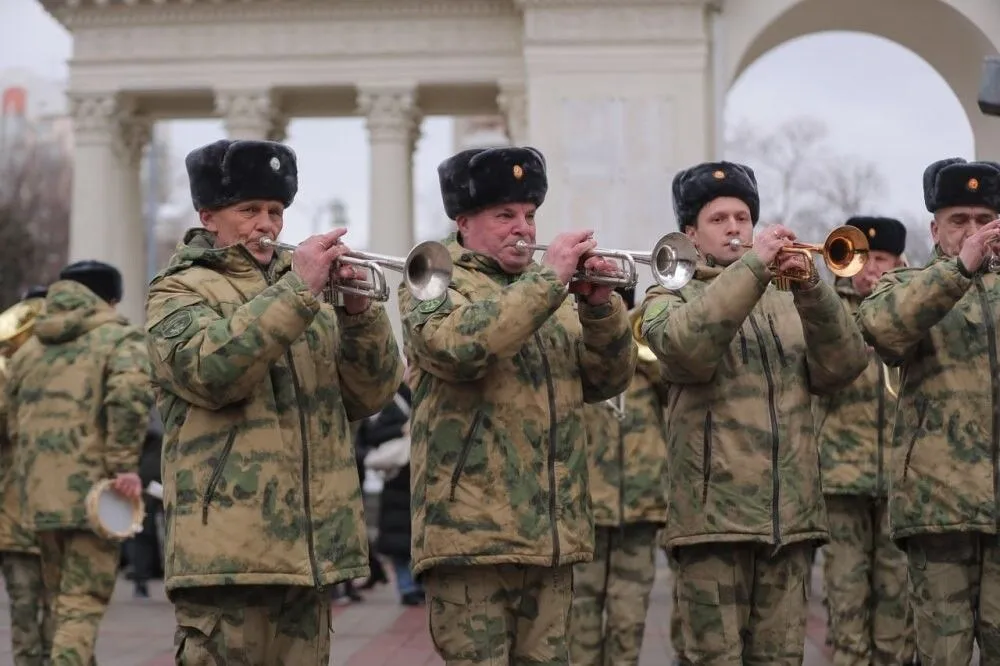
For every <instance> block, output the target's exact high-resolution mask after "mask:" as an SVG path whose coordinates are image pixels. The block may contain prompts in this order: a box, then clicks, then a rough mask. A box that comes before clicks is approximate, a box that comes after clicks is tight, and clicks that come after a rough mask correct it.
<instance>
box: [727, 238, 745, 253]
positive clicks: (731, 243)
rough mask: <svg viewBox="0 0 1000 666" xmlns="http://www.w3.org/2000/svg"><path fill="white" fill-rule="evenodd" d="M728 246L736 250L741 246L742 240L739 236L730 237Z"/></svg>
mask: <svg viewBox="0 0 1000 666" xmlns="http://www.w3.org/2000/svg"><path fill="white" fill-rule="evenodd" d="M729 247H730V248H732V249H734V250H738V249H740V248H741V247H743V241H741V240H740V239H739V238H730V239H729Z"/></svg>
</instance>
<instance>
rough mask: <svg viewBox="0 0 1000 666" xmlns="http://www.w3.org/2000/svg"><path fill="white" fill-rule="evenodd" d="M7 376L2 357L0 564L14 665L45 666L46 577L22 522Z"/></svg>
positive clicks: (48, 631) (48, 643)
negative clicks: (8, 414)
mask: <svg viewBox="0 0 1000 666" xmlns="http://www.w3.org/2000/svg"><path fill="white" fill-rule="evenodd" d="M6 381H7V368H6V363H5V359H4V358H2V357H0V570H2V573H3V578H4V583H5V584H6V587H7V598H8V599H9V600H10V641H11V655H12V656H13V658H14V666H41V665H42V664H43V663H45V662H47V661H48V655H49V651H50V650H51V649H52V630H53V624H52V613H51V609H52V606H51V604H49V603H47V595H46V594H45V584H44V583H43V581H42V560H41V557H40V556H39V554H38V540H37V539H35V535H34V533H32V532H29V531H28V530H25V529H24V528H22V527H21V525H20V516H21V506H20V490H19V489H18V486H17V485H16V480H17V479H18V476H17V470H16V469H15V455H14V453H15V452H14V446H13V444H12V443H11V441H10V439H9V438H8V437H7V423H6V416H5V414H6V400H5V395H4V386H5V384H6Z"/></svg>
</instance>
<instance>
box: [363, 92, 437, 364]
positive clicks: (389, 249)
mask: <svg viewBox="0 0 1000 666" xmlns="http://www.w3.org/2000/svg"><path fill="white" fill-rule="evenodd" d="M358 112H359V113H360V114H362V115H364V116H365V118H366V127H367V129H368V142H369V146H370V149H371V155H370V158H369V160H370V166H369V172H370V174H371V175H370V184H369V188H370V195H369V201H370V203H369V208H368V219H369V225H368V238H369V242H368V246H369V248H370V249H371V251H372V252H377V253H379V254H389V255H393V256H397V257H405V256H406V255H407V254H408V253H409V251H410V250H411V249H412V248H413V245H414V232H413V148H414V146H415V144H416V141H417V139H418V138H419V121H420V115H419V112H418V110H417V108H416V104H415V91H414V90H413V88H409V87H406V88H400V87H377V88H363V89H361V90H359V92H358ZM348 243H350V241H348ZM384 272H385V277H386V281H387V282H388V283H389V287H390V297H389V301H388V302H387V303H386V304H385V305H386V309H387V310H388V312H389V318H390V319H391V320H392V322H393V330H394V331H395V332H396V339H397V340H398V341H399V342H400V351H402V338H401V337H400V325H399V302H398V299H397V297H396V289H397V287H398V285H399V283H400V279H401V277H402V275H401V274H400V273H398V272H396V271H388V270H386V271H384Z"/></svg>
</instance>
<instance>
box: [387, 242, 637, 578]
mask: <svg viewBox="0 0 1000 666" xmlns="http://www.w3.org/2000/svg"><path fill="white" fill-rule="evenodd" d="M448 247H449V250H450V252H451V257H452V260H453V262H454V264H455V270H454V275H453V277H452V282H451V287H450V289H449V291H448V293H447V296H446V297H443V298H442V299H438V300H435V301H424V302H419V301H416V300H415V299H413V298H412V297H411V296H410V294H409V292H408V291H407V290H406V289H405V288H401V289H400V292H399V307H400V312H401V315H402V323H403V339H404V344H405V348H406V353H407V358H409V359H410V362H411V368H412V371H411V376H410V385H411V388H412V390H413V413H412V420H411V426H410V428H411V429H410V436H411V447H412V448H411V453H410V465H411V468H410V480H411V491H412V492H411V507H412V508H411V510H412V524H413V537H412V543H413V549H412V551H413V554H412V558H413V567H414V571H415V572H416V573H419V572H421V571H424V570H426V569H428V568H430V567H432V566H435V565H438V564H497V563H516V564H528V565H538V566H555V565H563V564H572V563H575V562H582V561H589V560H591V559H592V558H593V549H594V529H593V515H592V513H591V510H590V495H589V487H588V475H587V459H586V434H585V432H584V425H583V409H582V407H583V404H584V402H597V401H600V400H604V399H605V398H610V397H612V396H615V395H617V394H619V393H621V392H622V391H624V390H625V388H626V387H627V386H628V383H629V380H630V379H631V377H632V374H633V373H634V372H635V363H636V345H635V341H634V340H633V339H632V335H631V333H630V331H629V324H628V318H627V315H626V311H625V306H624V304H623V303H622V300H621V299H620V298H619V297H618V296H617V295H614V296H613V298H612V301H611V303H610V304H609V305H604V306H599V307H596V308H590V307H587V306H585V305H581V306H580V310H579V312H578V311H577V310H575V309H574V307H573V302H572V301H570V300H567V298H566V296H567V294H568V291H567V288H566V286H565V285H563V284H561V283H560V282H559V279H558V278H557V277H556V274H555V273H554V272H553V271H552V270H551V269H548V268H545V267H542V266H539V265H537V264H532V265H531V266H530V267H529V268H528V269H527V271H526V272H524V273H523V274H521V275H507V274H506V273H504V272H503V271H502V270H501V269H500V267H499V266H498V265H497V264H496V262H494V261H493V260H492V259H489V258H487V257H485V256H483V255H480V254H476V253H473V252H469V251H466V250H465V249H464V248H463V247H462V246H461V245H459V243H458V242H457V241H456V240H455V239H454V237H452V238H451V239H449V242H448Z"/></svg>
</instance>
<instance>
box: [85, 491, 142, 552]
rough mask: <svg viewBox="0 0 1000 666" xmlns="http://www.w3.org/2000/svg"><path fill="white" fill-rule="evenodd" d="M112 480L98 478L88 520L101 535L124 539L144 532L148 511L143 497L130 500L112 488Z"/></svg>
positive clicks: (91, 498) (89, 498)
mask: <svg viewBox="0 0 1000 666" xmlns="http://www.w3.org/2000/svg"><path fill="white" fill-rule="evenodd" d="M112 482H113V481H112V480H111V479H104V480H103V481H98V482H97V483H95V484H94V485H93V487H92V488H91V489H90V492H89V493H87V521H88V522H89V523H90V527H91V529H93V530H94V533H95V534H97V535H98V536H100V537H104V538H105V539H110V540H113V541H124V540H125V539H129V538H131V537H133V536H135V535H136V534H138V533H139V532H141V531H142V521H143V518H145V517H146V510H145V508H144V507H143V503H142V497H136V498H135V499H129V498H127V497H125V496H123V495H120V494H118V493H117V492H116V491H115V490H114V489H113V488H112V487H111V484H112ZM157 485H159V484H157ZM150 486H152V484H150Z"/></svg>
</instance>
